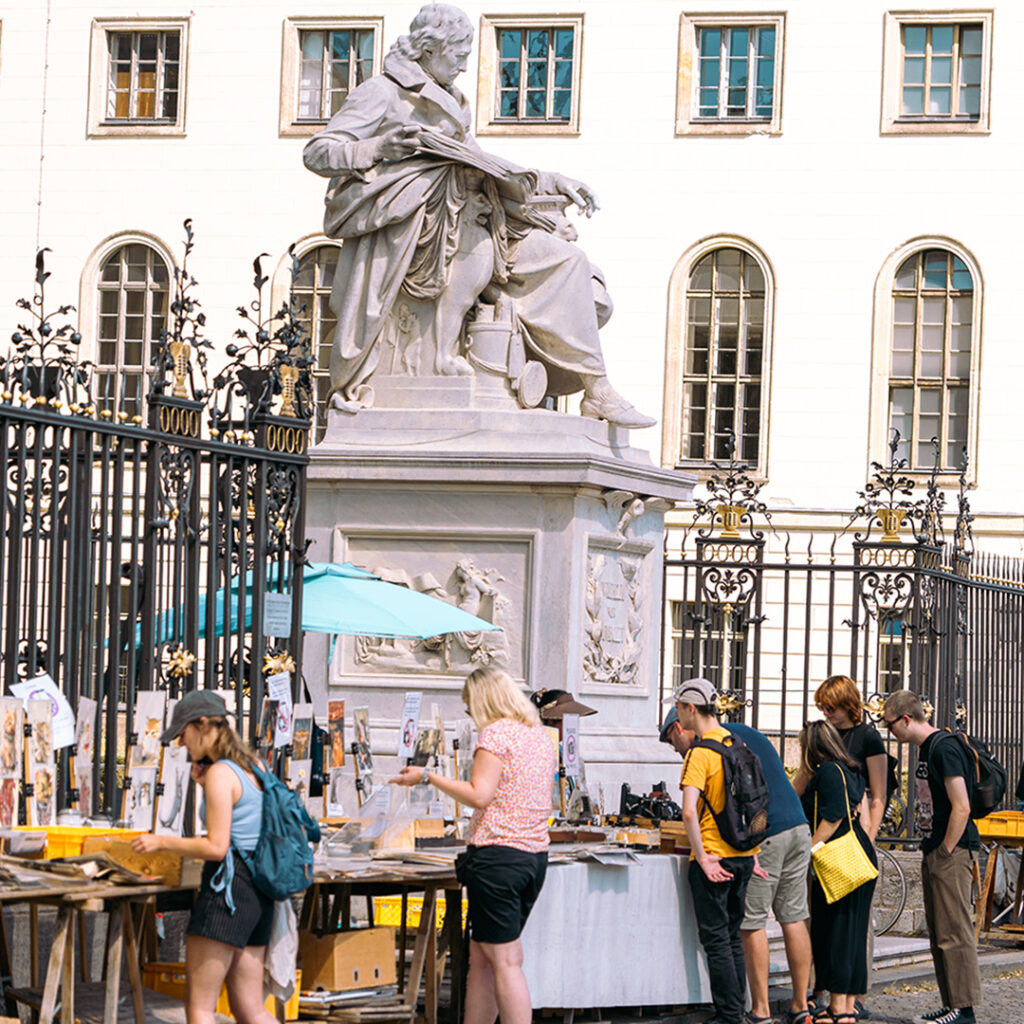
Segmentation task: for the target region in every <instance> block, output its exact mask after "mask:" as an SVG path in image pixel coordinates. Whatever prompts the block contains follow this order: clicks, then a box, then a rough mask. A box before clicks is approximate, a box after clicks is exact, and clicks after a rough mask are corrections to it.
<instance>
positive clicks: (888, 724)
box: [882, 715, 903, 732]
mask: <svg viewBox="0 0 1024 1024" xmlns="http://www.w3.org/2000/svg"><path fill="white" fill-rule="evenodd" d="M882 721H883V722H885V727H886V729H888V730H889V732H892V727H893V726H894V725H895V724H896V723H897V722H902V721H903V716H902V715H900V717H899V718H894V719H892V721H890V720H889V719H888V718H883V719H882Z"/></svg>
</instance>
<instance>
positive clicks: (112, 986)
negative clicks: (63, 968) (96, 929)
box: [103, 911, 124, 1024]
mask: <svg viewBox="0 0 1024 1024" xmlns="http://www.w3.org/2000/svg"><path fill="white" fill-rule="evenodd" d="M123 942H124V924H123V921H122V918H121V915H120V914H119V913H117V912H116V911H112V912H111V914H110V926H109V929H108V931H107V957H106V979H107V996H106V1002H105V1004H104V1009H103V1024H116V1021H117V994H118V992H119V991H120V990H121V949H122V945H123Z"/></svg>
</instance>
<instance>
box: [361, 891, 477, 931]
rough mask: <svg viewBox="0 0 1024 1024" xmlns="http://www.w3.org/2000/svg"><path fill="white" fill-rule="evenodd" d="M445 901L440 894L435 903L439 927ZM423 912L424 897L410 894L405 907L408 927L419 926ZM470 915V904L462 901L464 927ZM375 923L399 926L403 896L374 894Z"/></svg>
mask: <svg viewBox="0 0 1024 1024" xmlns="http://www.w3.org/2000/svg"><path fill="white" fill-rule="evenodd" d="M444 910H445V901H444V899H443V898H441V897H440V896H439V897H438V900H437V904H436V905H435V908H434V912H435V914H436V915H437V927H438V928H440V927H441V926H442V925H443V924H444ZM422 913H423V897H422V896H410V897H409V901H408V903H407V905H406V909H405V923H406V927H408V928H418V927H419V924H420V915H421V914H422ZM468 916H469V904H468V903H467V902H466V901H465V900H463V901H462V927H463V928H465V927H466V920H467V919H468ZM373 923H374V924H387V925H393V926H395V927H398V926H399V925H401V923H402V897H401V896H374V898H373Z"/></svg>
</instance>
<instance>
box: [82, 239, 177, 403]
mask: <svg viewBox="0 0 1024 1024" xmlns="http://www.w3.org/2000/svg"><path fill="white" fill-rule="evenodd" d="M96 288H97V293H98V294H97V297H96V298H97V317H96V339H97V341H96V407H97V408H98V409H101V410H107V411H108V412H110V413H111V415H112V416H117V415H118V413H124V416H123V417H121V418H122V419H128V420H133V419H136V418H141V417H142V415H143V406H144V404H145V398H146V393H147V391H148V389H149V385H148V375H149V372H150V366H151V356H152V350H153V347H154V346H155V345H156V343H157V342H159V340H160V332H161V331H162V330H163V329H164V328H166V327H167V326H168V307H169V305H170V289H171V284H170V271H169V269H168V265H167V263H165V262H164V259H163V257H162V256H161V255H160V254H159V253H158V252H157V251H156V250H155V249H153V248H151V247H150V246H148V245H145V244H143V243H141V242H132V243H129V244H127V245H122V246H120V247H119V248H117V249H115V250H114V251H113V252H112V253H111V254H110V255H109V256H107V257H106V258H105V259H104V260H103V262H102V264H101V265H100V272H99V283H98V284H97V286H96Z"/></svg>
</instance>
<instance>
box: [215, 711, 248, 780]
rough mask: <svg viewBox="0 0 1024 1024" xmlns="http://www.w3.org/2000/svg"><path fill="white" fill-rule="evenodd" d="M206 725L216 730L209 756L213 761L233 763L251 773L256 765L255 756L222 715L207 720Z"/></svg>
mask: <svg viewBox="0 0 1024 1024" xmlns="http://www.w3.org/2000/svg"><path fill="white" fill-rule="evenodd" d="M206 724H207V725H209V726H211V727H212V728H213V729H215V730H216V735H215V736H214V737H213V740H212V742H211V744H210V756H211V757H212V758H213V759H214V760H215V761H234V762H235V764H237V765H238V766H239V767H240V768H243V769H245V771H247V772H251V771H252V770H253V768H254V767H255V765H256V755H255V754H253V752H252V751H251V750H250V749H249V746H248V744H246V743H245V741H244V740H243V739H242V737H241V736H239V735H238V733H237V732H235V730H234V729H233V728H232V726H231V723H230V722H229V721H228V720H227V719H226V718H224V717H223V716H222V715H215V716H212V717H209V718H207V719H206Z"/></svg>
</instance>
